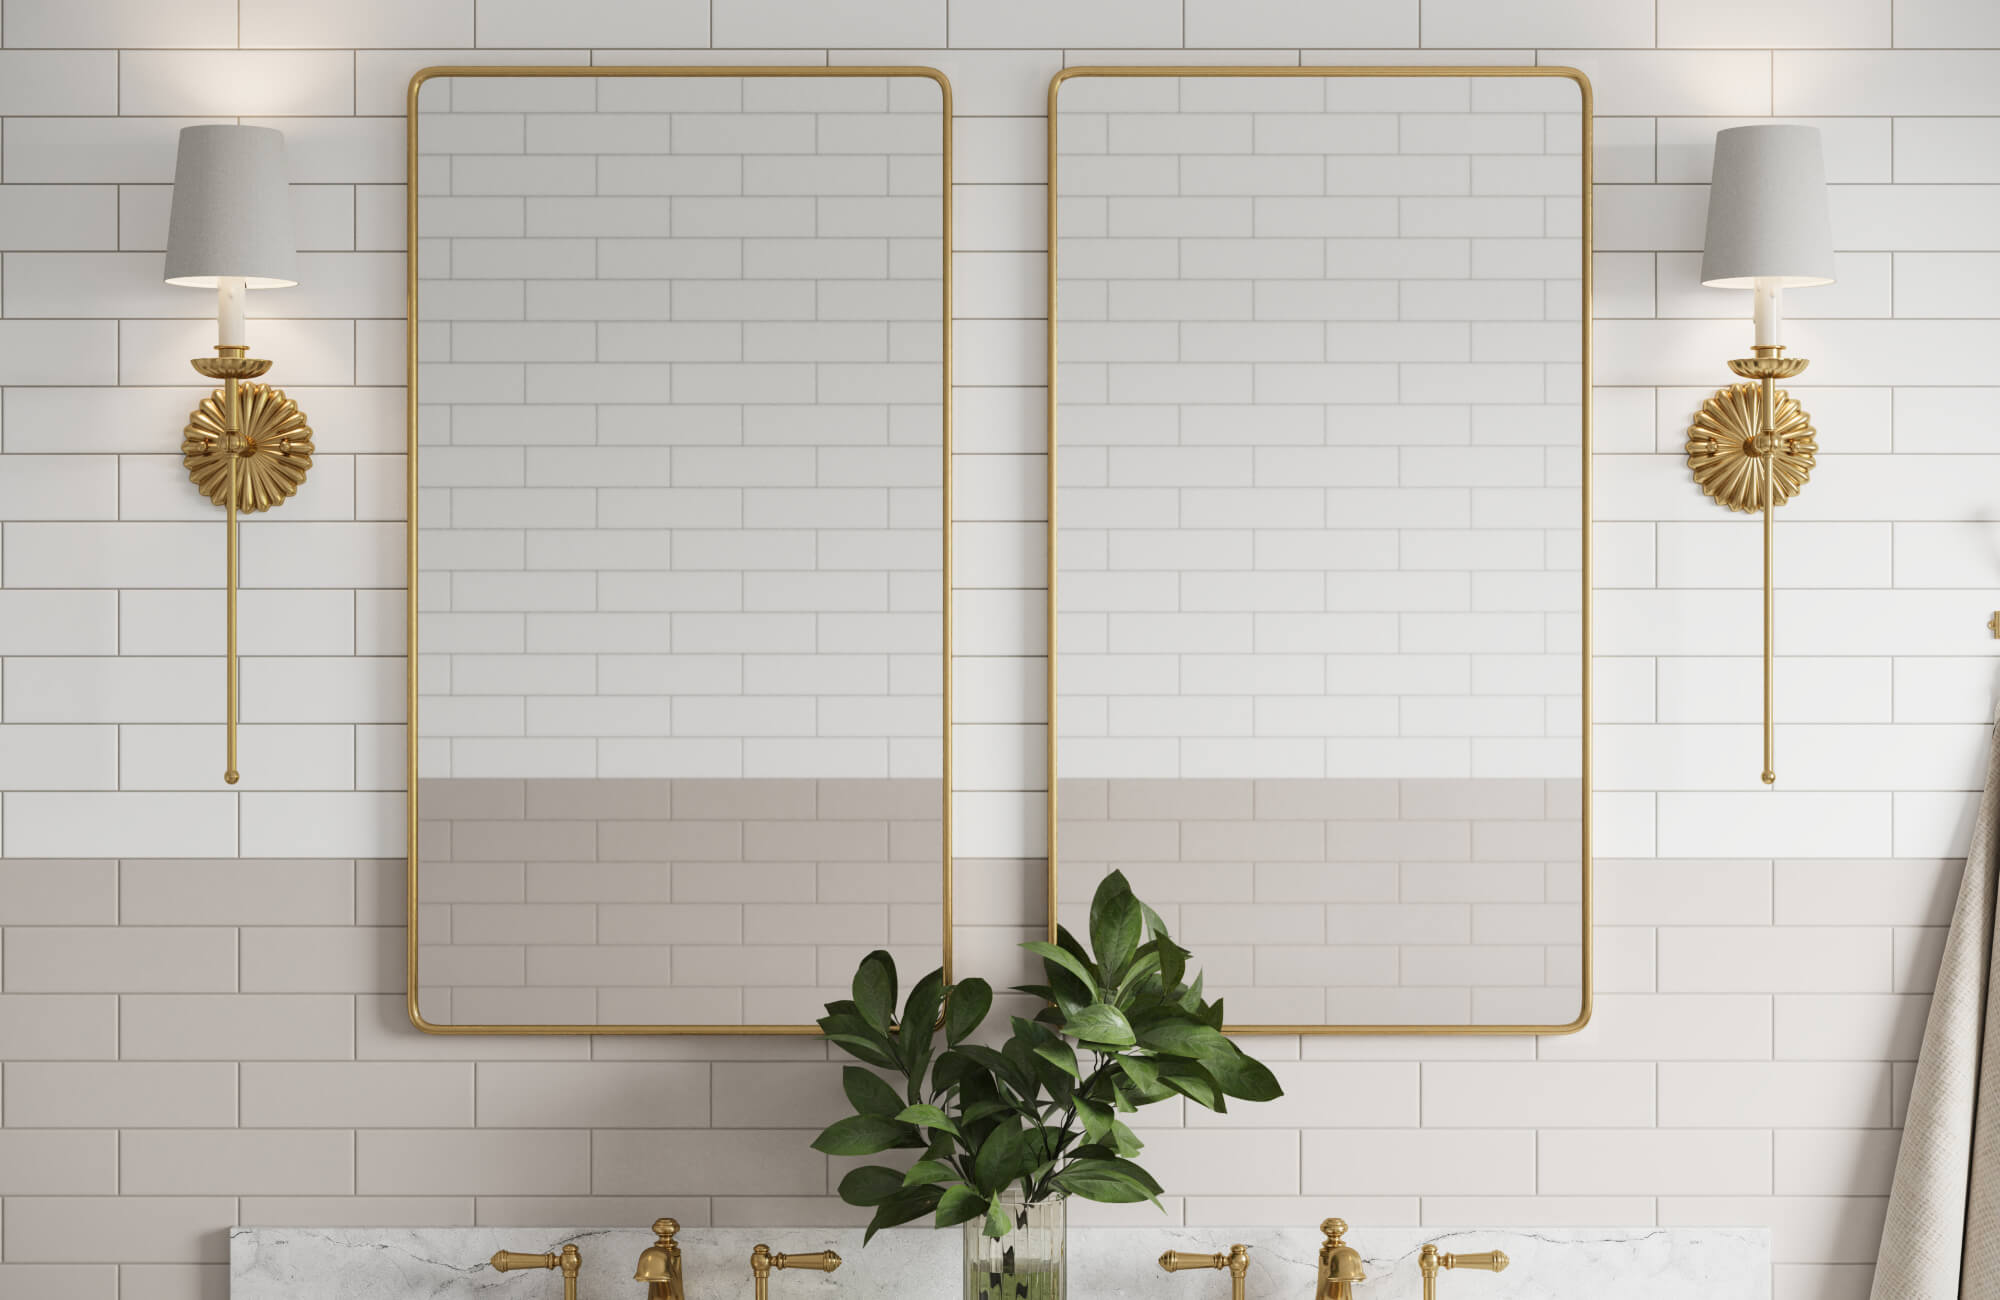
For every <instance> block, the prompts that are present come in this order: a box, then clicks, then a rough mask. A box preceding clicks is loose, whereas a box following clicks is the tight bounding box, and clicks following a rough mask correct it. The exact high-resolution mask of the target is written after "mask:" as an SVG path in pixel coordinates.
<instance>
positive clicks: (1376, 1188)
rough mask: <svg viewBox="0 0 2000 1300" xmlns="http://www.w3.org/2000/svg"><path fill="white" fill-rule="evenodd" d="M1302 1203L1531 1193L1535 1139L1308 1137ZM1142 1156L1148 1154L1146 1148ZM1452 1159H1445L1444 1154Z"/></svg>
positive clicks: (1441, 1133) (1469, 1134)
mask: <svg viewBox="0 0 2000 1300" xmlns="http://www.w3.org/2000/svg"><path fill="white" fill-rule="evenodd" d="M1300 1136H1301V1138H1302V1140H1303V1154H1304V1161H1305V1168H1304V1176H1303V1178H1302V1179H1301V1181H1300V1184H1299V1190H1301V1191H1303V1192H1305V1193H1306V1194H1307V1195H1314V1194H1318V1195H1328V1194H1331V1193H1334V1192H1339V1193H1340V1194H1342V1195H1347V1194H1351V1193H1360V1194H1363V1195H1373V1196H1407V1195H1417V1194H1420V1193H1421V1194H1425V1195H1428V1194H1430V1193H1432V1192H1436V1193H1437V1194H1438V1195H1444V1196H1510V1195H1521V1194H1524V1193H1527V1192H1531V1191H1535V1190H1537V1188H1536V1185H1535V1136H1536V1135H1535V1134H1534V1133H1533V1132H1530V1131H1523V1130H1496V1129H1452V1130H1444V1129H1438V1130H1430V1129H1309V1130H1307V1131H1306V1132H1304V1133H1303V1134H1301V1135H1300ZM1147 1149H1148V1151H1150V1150H1151V1149H1152V1144H1151V1142H1150V1141H1149V1142H1148V1146H1147ZM1449 1151H1456V1152H1457V1155H1456V1156H1455V1157H1453V1158H1451V1159H1446V1158H1445V1154H1446V1152H1449Z"/></svg>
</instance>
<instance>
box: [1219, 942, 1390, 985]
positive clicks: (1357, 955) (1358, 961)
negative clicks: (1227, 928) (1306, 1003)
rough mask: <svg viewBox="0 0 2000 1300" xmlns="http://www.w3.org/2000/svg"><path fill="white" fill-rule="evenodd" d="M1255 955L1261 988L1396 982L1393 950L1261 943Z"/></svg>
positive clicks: (1254, 950)
mask: <svg viewBox="0 0 2000 1300" xmlns="http://www.w3.org/2000/svg"><path fill="white" fill-rule="evenodd" d="M1183 937H1185V936H1183ZM1189 942H1193V940H1190V941H1189ZM1252 951H1253V953H1254V959H1255V962H1256V970H1257V983H1258V985H1259V986H1260V987H1271V986H1284V985H1306V986H1309V987H1311V988H1313V989H1314V990H1315V991H1318V990H1322V989H1328V988H1336V987H1337V988H1341V989H1342V990H1343V991H1347V990H1349V989H1351V988H1352V987H1353V986H1360V985H1387V984H1394V983H1396V982H1397V966H1396V962H1397V957H1396V949H1394V948H1388V947H1383V948H1363V947H1350V946H1345V945H1337V944H1324V943H1320V944H1305V945H1301V946H1297V947H1293V946H1287V945H1285V944H1283V943H1279V942H1275V941H1273V942H1271V943H1259V944H1258V945H1257V946H1256V947H1255V948H1254V949H1253V950H1252ZM1197 956H1199V954H1197Z"/></svg>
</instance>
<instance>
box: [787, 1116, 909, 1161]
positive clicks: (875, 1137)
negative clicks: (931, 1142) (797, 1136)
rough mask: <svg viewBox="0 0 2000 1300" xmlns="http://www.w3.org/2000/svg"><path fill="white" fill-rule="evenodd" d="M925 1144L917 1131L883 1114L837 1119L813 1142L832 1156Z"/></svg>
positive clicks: (865, 1154) (864, 1153)
mask: <svg viewBox="0 0 2000 1300" xmlns="http://www.w3.org/2000/svg"><path fill="white" fill-rule="evenodd" d="M923 1144H924V1143H923V1139H922V1138H920V1137H918V1136H917V1131H916V1130H915V1129H914V1128H911V1127H910V1126H909V1125H908V1124H898V1123H897V1122H896V1121H895V1120H892V1119H884V1118H882V1117H881V1116H880V1115H849V1116H848V1117H847V1118H846V1119H840V1120H835V1121H834V1122H833V1123H831V1124H829V1125H827V1127H826V1131H825V1132H823V1133H821V1134H820V1135H819V1136H818V1137H816V1138H814V1139H813V1143H812V1145H813V1150H815V1151H824V1152H826V1153H827V1154H828V1155H830V1156H872V1155H874V1154H875V1153H876V1152H878V1151H888V1150H890V1149H892V1148H895V1147H921V1146H922V1145H923Z"/></svg>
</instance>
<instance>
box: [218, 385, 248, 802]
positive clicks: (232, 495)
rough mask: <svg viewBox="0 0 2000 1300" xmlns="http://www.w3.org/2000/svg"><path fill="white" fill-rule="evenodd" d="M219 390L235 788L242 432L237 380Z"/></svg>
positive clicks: (229, 768) (226, 773)
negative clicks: (225, 470)
mask: <svg viewBox="0 0 2000 1300" xmlns="http://www.w3.org/2000/svg"><path fill="white" fill-rule="evenodd" d="M222 390H223V396H222V407H223V413H224V414H223V419H224V421H225V423H224V425H223V435H222V436H223V456H224V458H225V459H226V460H227V461H228V462H229V495H228V496H227V497H226V498H225V502H226V505H227V509H228V511H229V524H228V527H229V540H228V542H227V544H226V548H227V552H228V566H227V567H228V569H229V592H228V595H227V596H226V597H225V598H224V601H223V610H224V615H225V617H227V618H228V620H229V632H228V640H227V650H228V660H229V666H228V669H227V671H228V674H229V682H228V688H227V689H228V691H229V707H228V710H227V715H228V726H229V738H228V742H227V748H228V751H229V753H228V758H227V759H226V760H225V763H224V766H223V771H222V779H223V780H224V781H226V782H228V783H229V784H230V785H235V784H236V781H237V777H238V775H239V773H238V772H237V770H236V471H237V468H238V465H237V462H238V460H239V459H240V453H241V444H242V441H243V439H242V431H241V430H242V420H241V418H240V413H239V411H238V409H237V402H236V380H235V378H234V377H233V376H232V377H230V378H227V379H224V380H223V381H222Z"/></svg>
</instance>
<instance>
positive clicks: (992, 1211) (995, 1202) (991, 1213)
mask: <svg viewBox="0 0 2000 1300" xmlns="http://www.w3.org/2000/svg"><path fill="white" fill-rule="evenodd" d="M1013 1230H1014V1220H1013V1218H1012V1217H1011V1216H1009V1215H1008V1213H1007V1210H1006V1208H1005V1207H1004V1206H1002V1205H1001V1204H1000V1193H998V1192H995V1193H993V1197H992V1199H991V1200H989V1201H987V1203H986V1235H987V1236H989V1237H991V1238H993V1239H994V1240H995V1241H998V1240H999V1239H1000V1238H1002V1237H1004V1236H1006V1235H1007V1234H1008V1233H1010V1232H1012V1231H1013Z"/></svg>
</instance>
